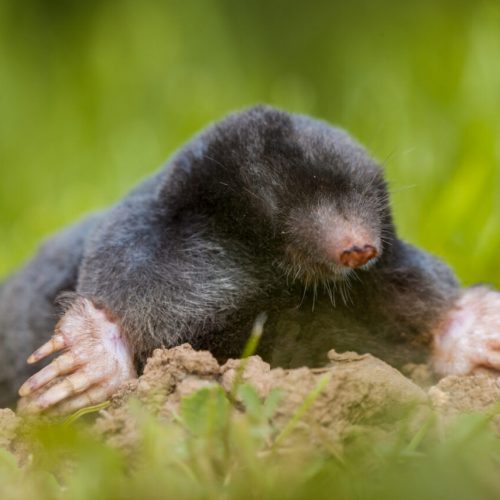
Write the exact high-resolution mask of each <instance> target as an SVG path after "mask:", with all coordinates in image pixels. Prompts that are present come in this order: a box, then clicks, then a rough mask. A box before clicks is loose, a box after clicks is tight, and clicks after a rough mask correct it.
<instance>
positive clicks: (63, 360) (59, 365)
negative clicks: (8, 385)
mask: <svg viewBox="0 0 500 500" xmlns="http://www.w3.org/2000/svg"><path fill="white" fill-rule="evenodd" d="M79 365H80V363H79V362H78V360H77V359H76V358H75V356H74V355H73V354H72V353H71V352H67V353H65V354H63V355H62V356H59V357H58V358H56V359H55V360H54V361H52V363H50V365H47V366H45V367H44V368H42V369H41V370H40V371H39V372H37V373H35V374H34V375H32V376H31V377H30V378H29V379H28V380H26V382H25V383H24V384H23V385H22V386H21V388H20V389H19V395H20V396H21V397H25V396H29V395H30V394H31V393H33V392H34V391H36V390H37V389H39V388H40V387H42V386H44V385H45V384H47V383H48V382H50V381H51V380H53V379H55V378H56V377H58V376H59V375H65V374H66V373H70V372H72V371H73V370H74V369H75V368H77V367H78V366H79Z"/></svg>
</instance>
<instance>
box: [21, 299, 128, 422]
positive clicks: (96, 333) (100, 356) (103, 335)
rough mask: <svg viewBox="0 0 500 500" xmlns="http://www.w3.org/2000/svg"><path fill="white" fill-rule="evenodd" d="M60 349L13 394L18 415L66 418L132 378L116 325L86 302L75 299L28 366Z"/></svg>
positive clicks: (124, 343) (106, 395)
mask: <svg viewBox="0 0 500 500" xmlns="http://www.w3.org/2000/svg"><path fill="white" fill-rule="evenodd" d="M63 349H64V351H65V352H64V353H63V354H61V355H60V356H59V357H57V358H56V359H55V360H54V361H52V362H51V363H50V364H49V365H47V366H46V367H44V368H42V369H41V370H40V371H39V372H38V373H36V374H35V375H33V376H32V377H30V378H29V379H28V380H27V381H26V382H25V383H24V384H23V385H22V387H21V388H20V389H19V395H20V396H21V397H22V399H21V400H20V402H19V408H20V409H21V410H24V411H26V412H30V413H36V412H41V411H45V410H48V409H50V410H51V411H53V412H56V413H61V414H62V413H70V412H73V411H75V410H78V409H79V408H83V407H85V406H92V405H95V404H98V403H101V402H103V401H105V400H106V399H108V398H109V397H110V396H111V395H112V394H113V393H114V392H115V391H116V389H117V388H118V387H119V386H120V385H121V384H122V383H123V382H125V381H126V380H129V379H131V378H134V377H136V376H137V374H136V371H135V368H134V365H133V359H132V355H131V353H130V350H129V348H128V346H127V344H126V341H125V338H124V337H123V336H122V335H121V332H120V328H119V326H118V324H117V323H116V322H115V321H113V320H112V319H110V318H109V317H108V315H107V314H106V312H105V311H104V310H102V309H98V308H97V307H95V306H94V304H93V303H92V302H91V301H89V300H87V299H83V298H79V299H77V300H76V302H75V303H74V304H73V305H72V306H71V308H70V309H69V310H68V311H67V312H66V314H65V315H64V316H63V317H62V318H61V320H60V321H59V323H58V324H57V326H56V328H55V334H54V335H53V337H52V338H51V339H50V340H49V341H48V342H47V343H46V344H44V345H43V346H42V347H40V348H39V349H37V350H36V351H35V352H34V353H33V354H32V355H31V356H30V357H29V358H28V363H35V362H37V361H39V360H41V359H43V358H45V357H46V356H48V355H50V354H52V353H54V352H57V351H61V350H63Z"/></svg>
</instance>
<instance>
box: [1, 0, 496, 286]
mask: <svg viewBox="0 0 500 500" xmlns="http://www.w3.org/2000/svg"><path fill="white" fill-rule="evenodd" d="M257 102H266V103H271V104H274V105H277V106H281V107H283V108H286V109H288V110H292V111H300V112H304V113H308V114H311V115H315V116H318V117H321V118H324V119H327V120H329V121H331V122H333V123H336V124H339V125H340V126H342V127H344V128H346V129H347V130H349V131H350V132H351V133H352V134H353V135H354V136H356V137H357V138H358V139H359V140H360V141H361V142H363V143H364V144H365V145H366V146H367V147H368V148H369V150H370V151H371V152H372V153H373V154H374V155H375V156H376V157H377V158H378V159H379V160H380V161H381V162H382V163H383V164H384V165H385V167H386V170H387V175H388V178H389V181H390V185H391V189H392V192H393V206H394V211H395V217H396V221H397V224H398V227H399V231H400V233H401V235H402V236H403V237H404V238H406V239H407V240H409V241H412V242H414V243H416V244H418V245H420V246H423V247H425V248H427V249H429V250H431V251H432V252H434V253H437V254H438V255H440V256H442V257H443V258H444V259H445V260H447V261H448V262H449V263H450V264H451V265H452V266H454V268H455V269H456V271H457V273H458V274H459V276H460V278H461V279H462V281H463V283H465V284H469V283H473V282H477V281H487V282H491V283H494V284H495V285H497V286H499V285H500V266H499V265H498V258H499V257H498V254H499V251H500V182H499V181H500V2H498V1H496V0H490V1H487V0H474V1H463V0H449V1H439V0H418V1H416V0H405V1H398V0H382V1H379V0H366V1H363V0H352V1H349V2H346V1H329V2H327V1H324V2H322V1H315V0H312V1H310V2H303V1H295V0H253V1H247V2H244V1H237V0H199V1H195V0H192V1H191V0H167V1H156V0H141V1H140V2H137V1H133V0H125V1H105V0H88V1H86V2H70V1H66V2H65V1H63V0H59V1H56V0H51V1H48V0H47V1H43V0H24V1H23V2H16V1H12V2H7V1H5V0H0V276H3V275H6V274H7V273H8V272H10V271H11V270H13V269H14V268H15V267H16V266H18V265H20V264H21V262H22V261H23V260H24V259H26V258H27V257H28V256H29V255H30V254H31V253H32V252H33V251H34V249H35V248H36V246H37V244H38V242H39V241H40V239H42V238H43V237H44V236H46V235H47V234H49V233H51V232H53V231H55V230H57V229H58V228H60V227H61V226H63V225H65V224H68V223H70V222H71V221H73V220H75V219H77V218H78V217H80V216H81V215H82V214H84V213H86V212H89V211H91V210H94V209H97V208H99V207H103V206H106V205H108V204H110V203H112V202H113V201H115V200H117V199H118V198H119V197H121V196H122V195H123V194H124V193H126V192H127V190H128V189H130V188H131V187H132V186H133V185H134V184H135V183H136V182H137V181H138V180H139V179H141V178H143V177H144V176H146V175H148V174H149V173H150V172H152V171H154V170H155V169H156V168H158V167H159V166H160V165H161V164H162V163H163V162H164V161H165V159H166V158H167V157H168V156H169V155H170V154H171V153H172V152H173V151H174V150H175V149H176V148H178V147H179V146H181V145H182V144H183V143H184V142H185V141H186V140H187V139H189V137H190V136H191V135H192V134H193V133H195V132H196V131H198V130H199V129H200V128H201V127H203V126H205V125H206V124H207V123H208V122H211V121H214V120H216V119H218V118H220V117H222V116H223V115H224V114H225V113H227V112H228V111H230V110H234V109H237V108H240V107H242V106H246V105H250V104H253V103H257Z"/></svg>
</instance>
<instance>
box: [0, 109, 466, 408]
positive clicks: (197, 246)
mask: <svg viewBox="0 0 500 500" xmlns="http://www.w3.org/2000/svg"><path fill="white" fill-rule="evenodd" d="M325 220H327V221H328V226H325V224H326V223H325V222H324V221H325ZM336 221H337V222H338V223H339V224H340V222H341V221H342V223H343V224H345V223H346V221H347V223H348V224H349V223H351V221H352V223H355V224H357V225H358V226H360V227H363V228H365V229H366V230H367V231H370V232H371V234H374V235H375V236H376V237H377V238H380V241H381V250H382V252H381V256H380V258H379V259H378V260H377V262H376V263H375V264H374V265H373V266H372V267H370V268H369V269H365V270H356V271H351V272H350V274H349V275H348V276H347V277H346V276H345V272H344V271H342V270H341V269H339V268H338V267H335V266H334V265H332V264H331V263H330V262H329V261H328V259H326V258H325V256H324V252H323V251H322V243H323V239H324V235H323V233H324V228H325V227H327V228H328V230H335V223H336ZM332 228H333V229H332ZM67 291H74V292H75V293H77V294H79V295H82V296H85V297H88V298H91V299H92V300H94V301H96V302H99V303H100V304H103V305H104V306H105V307H107V308H108V309H109V310H110V311H112V312H113V314H114V315H115V316H116V317H118V318H119V320H120V322H121V325H122V327H123V329H124V331H125V333H126V335H127V336H128V339H129V340H130V343H131V345H132V346H133V349H134V353H135V356H136V361H137V362H138V364H139V365H140V364H142V363H143V362H144V360H145V359H146V357H147V356H148V355H149V354H150V353H151V352H152V350H153V349H154V348H155V347H158V346H162V345H163V346H174V345H177V344H179V343H181V342H190V343H191V344H192V345H193V346H194V347H196V348H207V349H210V350H212V351H213V352H214V353H215V354H216V355H217V356H218V357H219V358H226V357H230V356H238V354H239V353H240V352H241V348H242V346H243V344H244V342H245V339H246V337H247V336H248V333H249V331H250V328H251V325H252V322H253V320H254V318H255V317H256V315H257V314H258V313H259V312H261V311H266V312H268V314H269V316H270V319H269V323H268V328H266V334H265V338H264V340H263V343H262V348H261V352H262V353H263V354H264V355H265V356H266V357H267V358H268V359H271V360H274V361H275V362H276V363H284V364H295V365H296V364H300V363H311V362H314V363H315V362H318V360H319V359H323V358H324V350H325V348H326V347H332V346H335V345H337V346H338V347H339V346H340V347H349V345H351V343H350V342H348V343H347V344H349V345H346V342H345V341H343V340H342V339H343V338H344V337H345V338H351V339H358V341H359V339H360V338H366V339H373V340H372V341H369V340H367V341H366V342H367V343H366V344H365V346H371V347H370V349H372V347H373V349H372V350H373V351H377V349H376V346H381V345H386V343H385V342H386V339H387V342H388V343H387V345H389V346H390V345H396V344H397V343H398V342H399V343H401V344H402V345H404V346H406V347H405V350H406V351H408V349H410V348H408V346H412V345H414V344H412V342H411V340H412V339H422V338H424V337H425V334H427V333H428V332H429V331H430V329H431V328H432V325H433V324H435V322H436V321H437V320H438V319H439V317H440V315H441V314H442V313H443V311H445V310H446V309H447V308H448V307H449V305H450V303H451V301H452V300H453V299H454V298H455V295H456V293H457V283H456V281H455V279H454V277H453V274H452V273H451V271H450V270H449V269H448V268H447V267H445V266H444V265H443V264H442V263H440V262H439V261H438V260H436V259H434V258H433V257H431V256H430V255H428V254H426V253H424V252H422V251H420V250H417V249H415V248H414V247H411V246H409V245H407V244H405V243H403V242H401V241H400V240H399V239H398V238H397V236H396V232H395V228H394V225H393V223H392V218H391V213H390V209H389V205H388V200H387V190H386V184H385V181H384V178H383V173H382V171H381V169H380V167H379V166H378V165H377V164H376V163H375V162H374V161H373V160H371V159H370V158H369V157H368V156H367V154H366V153H365V151H364V150H363V149H362V148H361V146H359V145H358V144H357V143H356V142H355V141H353V140H352V139H351V138H350V137H349V136H348V135H347V134H346V133H345V132H343V131H341V130H339V129H336V128H333V127H331V126H330V125H328V124H326V123H324V122H321V121H317V120H313V119H310V118H306V117H304V116H300V115H293V114H289V113H285V112H282V111H278V110H275V109H273V108H270V107H255V108H252V109H249V110H247V111H243V112H241V113H237V114H234V115H230V116H229V117H227V118H226V119H224V120H222V121H221V122H219V123H217V124H215V125H213V126H211V127H209V128H208V129H207V130H206V131H204V132H203V133H201V134H200V135H199V136H198V137H196V138H195V139H193V140H192V141H191V142H190V143H188V144H187V146H186V147H184V148H183V149H181V150H180V152H179V153H177V154H176V155H175V156H174V157H173V159H172V160H171V161H170V162H169V163H168V164H167V165H166V167H165V168H164V169H162V170H161V171H160V172H159V173H157V174H156V175H154V176H153V177H151V178H150V179H149V180H147V181H146V182H144V183H143V184H142V185H141V186H139V187H138V188H137V189H136V190H134V191H133V192H132V193H130V194H129V195H128V196H127V197H126V198H125V199H124V200H123V201H121V202H120V203H118V204H117V205H115V206H114V207H112V208H111V209H110V210H109V211H107V212H105V213H103V214H100V215H97V216H94V217H93V218H92V219H91V220H89V221H87V222H84V223H80V225H78V226H76V227H75V228H73V229H69V230H67V231H66V232H64V233H62V234H61V235H60V236H56V237H55V238H54V239H52V240H50V241H49V242H47V243H46V246H45V247H44V249H43V250H42V251H41V252H40V253H39V254H38V256H37V257H35V259H34V260H33V261H32V262H31V263H29V264H28V265H27V267H26V268H25V269H23V270H21V271H20V272H19V273H18V274H16V275H14V276H13V277H12V278H11V279H10V281H8V282H7V284H6V285H5V287H4V288H3V290H1V293H2V295H1V297H0V339H1V341H2V343H3V345H4V348H3V349H2V351H1V355H2V362H1V364H0V369H1V371H0V375H1V377H0V383H1V384H2V388H3V390H4V391H5V392H4V394H5V397H4V398H3V400H4V401H5V400H7V399H8V398H10V397H12V395H13V394H14V390H15V389H17V385H18V384H20V383H21V382H22V379H23V378H24V377H25V376H26V375H27V371H26V369H25V368H24V365H23V363H24V359H25V357H26V355H27V354H28V353H29V352H30V351H32V350H33V349H34V348H36V347H37V346H38V345H39V344H41V343H42V342H43V341H45V340H46V339H47V338H48V337H49V336H50V334H51V330H52V328H53V325H54V322H55V314H54V309H53V305H52V304H53V300H54V299H55V297H56V296H57V295H58V294H59V293H61V292H67ZM313 309H314V311H313V312H311V311H312V310H313ZM287 325H288V326H287ZM290 325H291V326H290ZM293 325H295V327H294V326H293ZM297 325H300V326H297ZM310 325H316V327H314V328H312V327H311V326H310ZM297 327H298V328H299V329H300V332H301V333H300V335H297V334H296V333H297V332H296V329H297ZM290 328H291V329H292V330H294V328H295V330H294V331H295V334H292V335H290V331H289V330H290ZM308 332H309V333H308ZM318 332H319V333H318ZM313 334H314V338H312V337H311V338H310V335H313ZM284 339H288V340H284ZM408 340H410V342H408ZM402 341H403V342H402ZM285 344H286V345H285ZM355 344H356V342H354V341H353V342H352V345H353V346H354V345H355ZM276 346H278V347H276ZM290 346H293V347H292V348H291V347H290ZM358 348H359V346H358ZM360 349H361V350H366V349H365V348H364V347H363V345H362V346H361V347H360ZM379 350H380V349H379ZM406 351H405V352H406ZM384 352H386V353H387V352H388V353H389V354H390V352H391V349H390V348H389V349H388V350H387V349H385V348H384ZM377 353H378V352H377ZM407 354H408V353H407ZM386 357H387V358H391V356H390V355H388V356H386ZM404 357H406V354H405V355H404ZM409 357H410V356H409V354H408V358H409ZM394 362H397V361H396V360H394Z"/></svg>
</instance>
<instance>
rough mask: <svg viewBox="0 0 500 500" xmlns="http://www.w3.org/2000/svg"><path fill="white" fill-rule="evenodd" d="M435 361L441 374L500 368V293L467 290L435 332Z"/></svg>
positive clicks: (498, 369) (487, 289)
mask: <svg viewBox="0 0 500 500" xmlns="http://www.w3.org/2000/svg"><path fill="white" fill-rule="evenodd" d="M432 362H433V365H434V369H435V370H436V372H437V373H439V374H440V375H449V374H456V375H466V374H470V373H474V372H478V371H482V370H483V371H484V370H488V371H494V372H500V293H499V292H495V291H493V290H491V289H489V288H486V287H482V286H477V287H472V288H468V289H466V290H464V291H463V293H462V295H461V297H460V298H459V299H458V301H457V303H456V305H455V307H454V308H453V309H452V310H451V311H450V313H449V314H448V316H447V318H446V320H445V322H444V323H443V325H441V327H440V328H439V331H438V332H437V333H436V335H435V336H434V345H433V356H432Z"/></svg>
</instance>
